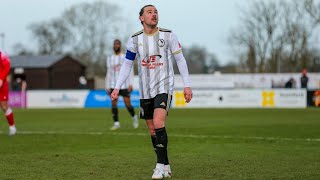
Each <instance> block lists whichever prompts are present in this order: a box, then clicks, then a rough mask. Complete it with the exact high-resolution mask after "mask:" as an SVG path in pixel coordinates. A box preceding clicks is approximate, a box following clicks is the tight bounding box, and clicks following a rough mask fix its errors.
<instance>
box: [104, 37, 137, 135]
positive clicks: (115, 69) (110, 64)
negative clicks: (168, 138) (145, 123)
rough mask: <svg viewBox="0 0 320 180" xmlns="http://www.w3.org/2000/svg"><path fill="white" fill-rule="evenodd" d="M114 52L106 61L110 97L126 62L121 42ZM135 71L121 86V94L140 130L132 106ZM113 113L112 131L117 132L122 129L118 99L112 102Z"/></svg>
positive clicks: (115, 42)
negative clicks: (131, 96)
mask: <svg viewBox="0 0 320 180" xmlns="http://www.w3.org/2000/svg"><path fill="white" fill-rule="evenodd" d="M113 51H114V54H113V55H111V56H109V57H108V58H107V60H106V66H107V67H106V68H107V74H106V91H107V93H108V94H109V95H110V94H111V92H112V91H113V89H114V88H115V86H116V82H117V79H118V76H119V71H120V68H121V65H122V62H123V61H124V58H125V56H124V54H123V53H121V41H120V40H118V39H116V40H114V42H113ZM133 76H134V74H133V70H131V72H130V78H128V79H127V80H126V81H125V83H124V84H123V85H122V86H121V88H120V91H119V94H120V95H121V96H122V97H123V100H124V103H125V105H126V107H127V110H128V112H129V113H130V115H131V117H132V120H133V127H134V128H138V126H139V122H138V117H137V115H136V114H135V111H134V108H133V107H132V105H131V101H130V93H131V91H132V80H133ZM111 113H112V117H113V121H114V124H113V126H112V127H111V129H110V130H117V129H119V128H120V122H119V115H118V99H113V100H112V108H111Z"/></svg>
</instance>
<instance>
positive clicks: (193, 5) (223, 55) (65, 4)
mask: <svg viewBox="0 0 320 180" xmlns="http://www.w3.org/2000/svg"><path fill="white" fill-rule="evenodd" d="M92 1H93V0H0V23H1V25H0V33H4V34H5V49H6V51H7V52H8V53H11V52H12V51H13V50H12V47H13V45H14V44H16V43H22V44H25V45H28V46H30V47H34V44H35V42H33V41H32V37H31V33H30V31H29V30H28V29H27V26H28V25H29V24H30V23H32V22H39V21H45V20H49V19H51V18H54V17H58V16H59V15H60V14H61V13H62V12H63V11H64V10H65V9H67V8H69V7H70V6H71V5H73V4H77V3H81V2H92ZM105 1H108V2H110V3H113V4H117V5H118V6H119V7H120V8H121V9H122V12H121V13H122V14H123V15H124V17H127V18H128V22H129V23H130V24H131V29H132V31H133V32H132V33H134V32H136V31H139V30H141V29H142V26H141V24H140V22H139V20H138V12H139V10H140V8H141V7H142V6H144V5H146V4H154V5H155V6H156V7H157V9H158V11H159V26H160V27H163V28H167V29H171V30H173V31H174V32H175V33H176V34H177V35H178V38H179V39H180V41H181V44H182V45H183V46H191V45H193V44H197V45H200V46H203V47H205V48H207V49H208V50H209V52H212V53H214V54H216V55H217V57H218V59H219V61H220V63H221V64H225V63H227V62H229V61H234V59H233V58H232V57H233V56H232V55H231V54H232V52H231V51H230V50H229V46H228V43H227V37H228V35H229V33H230V30H231V28H232V27H235V26H236V25H237V21H238V20H239V18H238V16H239V12H240V8H239V7H246V5H247V4H248V3H249V1H248V0H197V1H194V0H105ZM132 33H130V34H132ZM1 48H2V47H1Z"/></svg>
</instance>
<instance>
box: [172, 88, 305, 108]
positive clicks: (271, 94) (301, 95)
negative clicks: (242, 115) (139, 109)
mask: <svg viewBox="0 0 320 180" xmlns="http://www.w3.org/2000/svg"><path fill="white" fill-rule="evenodd" d="M306 96H307V94H306V91H305V90H285V89H278V90H258V89H257V90H195V91H194V92H193V99H192V101H191V102H190V103H189V104H187V103H185V100H184V96H183V92H182V91H175V92H174V97H173V107H178V108H179V107H187V108H212V107H214V108H305V107H306V106H307V102H306V99H307V97H306Z"/></svg>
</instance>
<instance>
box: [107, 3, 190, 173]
mask: <svg viewBox="0 0 320 180" xmlns="http://www.w3.org/2000/svg"><path fill="white" fill-rule="evenodd" d="M139 15H140V17H139V19H140V21H141V23H142V25H143V30H142V31H139V32H137V33H135V34H134V35H132V37H131V38H130V39H129V42H128V44H127V53H126V59H125V60H124V63H123V65H122V67H121V70H120V74H119V78H118V81H117V84H116V86H115V89H114V91H113V92H112V94H111V98H112V99H117V98H118V94H119V91H120V87H121V85H122V84H123V83H124V82H125V81H126V79H127V78H128V77H129V75H130V71H131V69H132V66H133V61H134V60H135V59H137V61H138V67H139V81H140V88H139V90H140V117H141V118H142V119H145V120H146V124H147V126H148V128H149V132H150V135H151V139H152V143H153V147H154V149H155V151H156V154H157V164H156V168H155V169H154V172H153V175H152V179H163V178H164V177H171V175H172V174H171V168H170V165H169V159H168V153H167V146H168V136H167V132H166V128H165V121H166V118H167V115H168V110H169V108H170V103H171V98H172V94H173V86H174V71H173V64H172V61H171V57H172V56H174V58H175V60H176V63H177V66H178V68H179V72H180V74H181V76H182V79H183V81H184V86H185V88H184V97H185V100H186V102H187V103H189V102H190V101H191V99H192V90H191V88H190V82H189V72H188V67H187V63H186V60H185V58H184V56H183V54H182V49H181V45H180V43H179V41H178V38H177V36H176V35H175V34H174V33H172V32H171V30H167V29H162V28H158V26H157V25H158V11H157V9H156V7H154V6H153V5H147V6H144V7H143V8H142V9H141V11H140V13H139Z"/></svg>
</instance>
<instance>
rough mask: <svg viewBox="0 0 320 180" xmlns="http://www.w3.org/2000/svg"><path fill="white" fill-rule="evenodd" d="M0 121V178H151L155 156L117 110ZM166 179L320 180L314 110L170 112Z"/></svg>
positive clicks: (26, 114) (319, 114)
mask: <svg viewBox="0 0 320 180" xmlns="http://www.w3.org/2000/svg"><path fill="white" fill-rule="evenodd" d="M14 112H15V117H16V125H17V128H18V132H20V134H18V135H16V136H14V137H9V136H8V135H7V131H8V126H7V123H6V122H5V121H4V116H3V115H2V118H1V122H0V131H1V133H0V179H1V180H3V179H8V180H13V179H17V180H20V179H30V180H35V179H45V180H51V179H52V180H53V179H59V180H60V179H77V180H79V179H86V180H87V179H94V180H95V179H111V180H112V179H151V175H152V173H153V168H154V167H155V160H156V156H155V154H154V151H153V149H152V147H151V141H150V136H149V135H148V130H147V128H146V126H145V124H144V121H143V120H140V127H139V129H137V130H134V129H133V128H132V125H131V118H130V117H129V114H128V113H127V112H126V111H125V110H124V109H122V110H120V122H121V126H122V127H121V129H120V130H118V131H116V132H110V131H109V128H110V127H111V125H112V119H111V114H110V109H55V110H39V109H33V110H32V109H28V110H19V109H16V110H15V111H14ZM167 131H168V136H169V159H170V164H171V167H172V172H173V178H172V179H177V180H178V179H183V180H184V179H192V180H201V179H319V177H320V109H315V108H309V109H291V110H289V109H171V110H170V112H169V118H168V121H167Z"/></svg>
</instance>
